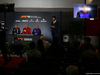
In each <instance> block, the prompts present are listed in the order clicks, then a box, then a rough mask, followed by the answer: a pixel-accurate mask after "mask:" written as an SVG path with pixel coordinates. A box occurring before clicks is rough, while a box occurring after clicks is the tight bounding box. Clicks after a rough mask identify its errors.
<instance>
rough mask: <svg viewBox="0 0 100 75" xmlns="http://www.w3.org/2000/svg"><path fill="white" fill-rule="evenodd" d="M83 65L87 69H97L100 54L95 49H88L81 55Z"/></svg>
mask: <svg viewBox="0 0 100 75" xmlns="http://www.w3.org/2000/svg"><path fill="white" fill-rule="evenodd" d="M80 64H81V67H82V68H83V69H84V70H85V71H96V70H98V68H99V67H100V66H99V54H98V53H96V52H95V51H93V50H86V51H84V52H83V53H82V55H81V57H80Z"/></svg>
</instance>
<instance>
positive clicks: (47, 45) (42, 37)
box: [40, 35, 50, 52]
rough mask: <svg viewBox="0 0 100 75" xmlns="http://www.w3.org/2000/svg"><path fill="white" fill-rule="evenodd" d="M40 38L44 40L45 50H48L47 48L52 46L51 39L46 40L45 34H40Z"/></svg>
mask: <svg viewBox="0 0 100 75" xmlns="http://www.w3.org/2000/svg"><path fill="white" fill-rule="evenodd" d="M40 39H41V40H42V41H43V45H44V49H45V51H46V52H47V50H48V48H49V46H50V43H49V41H47V40H45V37H44V35H41V36H40Z"/></svg>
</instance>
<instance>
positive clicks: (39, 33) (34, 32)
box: [32, 25, 41, 35]
mask: <svg viewBox="0 0 100 75" xmlns="http://www.w3.org/2000/svg"><path fill="white" fill-rule="evenodd" d="M32 34H34V35H41V30H40V28H39V26H38V25H36V28H34V29H33V32H32Z"/></svg>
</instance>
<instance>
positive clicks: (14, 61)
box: [0, 56, 25, 75]
mask: <svg viewBox="0 0 100 75" xmlns="http://www.w3.org/2000/svg"><path fill="white" fill-rule="evenodd" d="M8 59H9V58H8ZM23 61H25V58H24V57H11V61H9V62H8V63H7V64H6V65H4V59H3V57H2V56H0V67H3V68H4V69H5V73H6V75H11V74H12V73H13V71H14V69H15V68H17V67H18V64H19V63H21V62H23Z"/></svg>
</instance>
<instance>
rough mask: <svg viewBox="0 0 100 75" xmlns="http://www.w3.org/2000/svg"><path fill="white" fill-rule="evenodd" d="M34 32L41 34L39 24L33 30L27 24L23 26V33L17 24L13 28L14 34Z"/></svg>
mask: <svg viewBox="0 0 100 75" xmlns="http://www.w3.org/2000/svg"><path fill="white" fill-rule="evenodd" d="M31 33H32V34H34V35H41V29H40V28H39V26H38V25H36V27H35V28H34V29H33V31H32V32H31V28H29V27H28V25H27V24H26V25H25V28H23V31H22V33H21V30H20V28H19V27H18V25H17V24H15V27H14V28H13V30H12V34H13V35H14V34H31Z"/></svg>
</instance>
